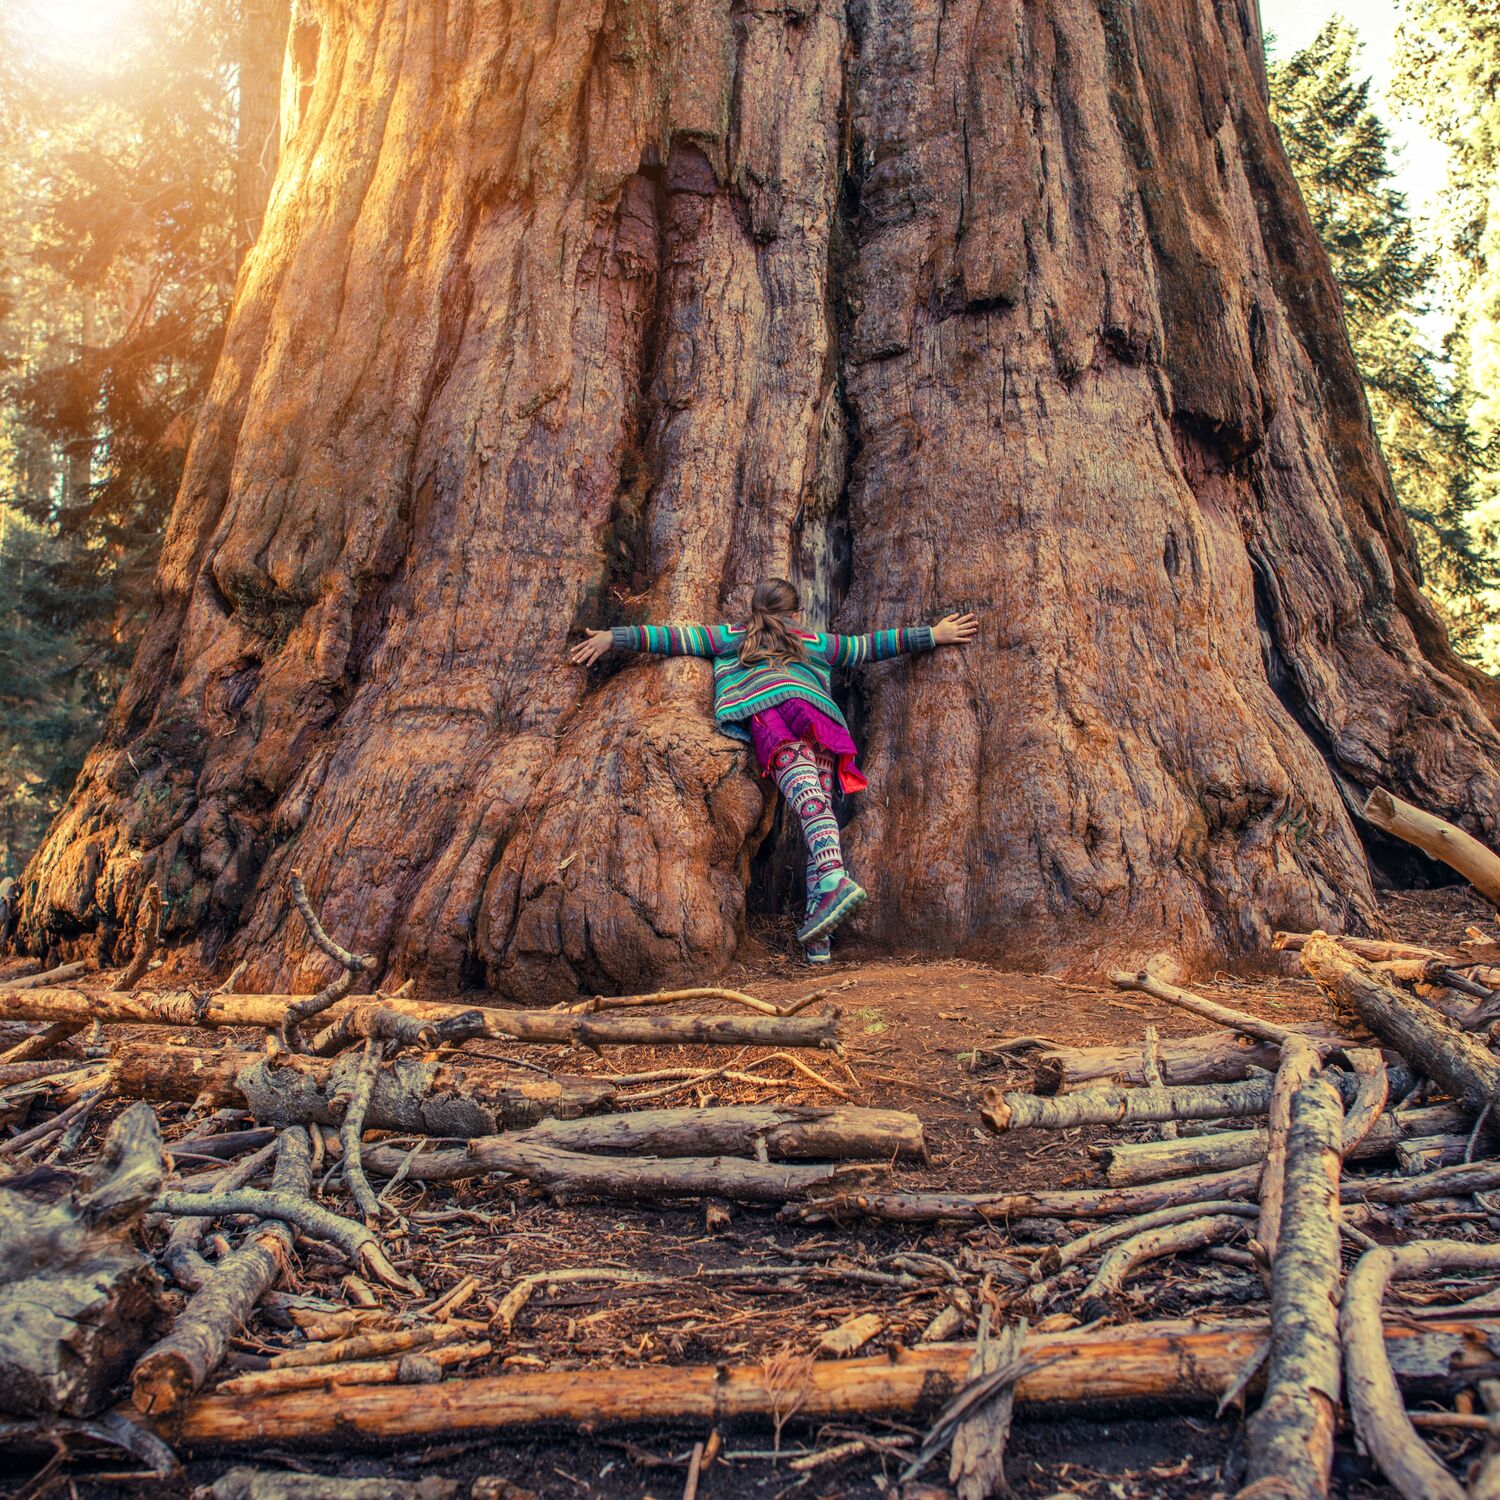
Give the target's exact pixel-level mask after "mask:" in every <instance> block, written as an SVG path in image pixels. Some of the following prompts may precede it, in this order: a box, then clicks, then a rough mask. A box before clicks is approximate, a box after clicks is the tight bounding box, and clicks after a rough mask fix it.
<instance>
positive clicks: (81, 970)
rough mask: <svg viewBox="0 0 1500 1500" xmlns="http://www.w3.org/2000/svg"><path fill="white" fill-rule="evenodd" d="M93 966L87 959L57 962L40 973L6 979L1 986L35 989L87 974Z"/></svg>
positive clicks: (64, 982)
mask: <svg viewBox="0 0 1500 1500" xmlns="http://www.w3.org/2000/svg"><path fill="white" fill-rule="evenodd" d="M93 967H94V966H93V964H91V963H90V962H89V961H88V960H87V959H79V960H78V961H77V962H76V963H70V964H59V965H58V966H57V967H56V968H55V969H46V970H44V971H43V972H42V973H40V974H28V975H26V977H25V978H24V979H7V980H5V981H4V985H3V988H4V989H7V990H36V989H41V988H42V987H43V986H46V985H54V984H66V983H67V982H68V980H70V979H77V978H78V976H79V975H80V974H87V973H88V972H89V971H90V970H91V969H92V968H93Z"/></svg>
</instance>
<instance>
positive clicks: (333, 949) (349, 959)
mask: <svg viewBox="0 0 1500 1500" xmlns="http://www.w3.org/2000/svg"><path fill="white" fill-rule="evenodd" d="M291 883H292V904H293V905H294V906H295V907H296V908H297V913H298V915H299V916H300V917H301V918H302V921H303V923H304V924H305V926H306V927H307V932H308V936H309V937H311V938H312V940H313V943H314V945H315V946H316V947H318V948H319V949H321V950H322V951H323V952H324V953H325V954H327V956H328V957H329V958H331V959H332V960H333V961H334V963H336V964H338V965H339V973H338V974H336V975H335V976H334V977H333V978H332V979H331V980H329V981H328V983H327V984H326V985H324V986H323V988H322V989H321V990H319V991H318V993H317V994H316V995H308V996H306V997H304V998H303V999H300V1000H294V1001H293V1002H292V1003H291V1004H290V1005H288V1006H287V1008H286V1011H285V1013H284V1015H283V1016H282V1018H281V1022H280V1025H279V1027H278V1031H279V1034H280V1036H281V1040H282V1043H283V1044H284V1045H285V1046H286V1047H288V1048H289V1049H290V1050H292V1051H296V1050H297V1048H298V1046H299V1037H298V1033H299V1031H300V1029H301V1027H302V1025H303V1023H304V1022H306V1021H310V1020H311V1019H312V1018H313V1017H314V1016H316V1015H320V1014H322V1012H323V1011H325V1010H327V1009H328V1007H329V1006H331V1005H333V1004H334V1003H335V1001H338V1000H342V999H343V998H344V996H345V995H347V994H348V993H349V987H350V986H351V985H352V984H353V983H354V980H355V977H356V976H357V975H359V974H363V973H365V972H366V971H367V970H369V969H373V968H374V967H375V960H374V959H373V958H369V957H367V956H365V955H364V954H360V953H351V952H350V951H349V950H348V949H347V948H343V947H340V946H339V944H337V943H336V942H334V940H333V939H332V938H331V937H329V936H328V934H327V933H326V932H325V931H324V930H323V924H322V923H321V922H320V921H319V920H318V914H317V913H316V912H315V911H314V910H313V909H312V902H311V901H309V900H308V899H307V890H306V888H305V887H304V886H303V884H302V872H301V871H300V870H293V871H292V882H291Z"/></svg>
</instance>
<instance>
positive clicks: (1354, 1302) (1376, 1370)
mask: <svg viewBox="0 0 1500 1500" xmlns="http://www.w3.org/2000/svg"><path fill="white" fill-rule="evenodd" d="M1430 1271H1485V1272H1490V1273H1493V1272H1495V1271H1500V1246H1495V1245H1466V1244H1461V1243H1459V1242H1458V1241H1456V1240H1420V1241H1418V1242H1417V1243H1415V1244H1410V1245H1403V1246H1401V1247H1400V1248H1399V1249H1394V1248H1391V1247H1388V1246H1385V1245H1380V1246H1377V1247H1376V1248H1375V1249H1373V1250H1367V1251H1366V1252H1365V1253H1364V1254H1363V1255H1362V1256H1360V1258H1359V1264H1358V1265H1356V1266H1355V1268H1354V1270H1353V1271H1351V1272H1350V1273H1349V1280H1348V1283H1347V1285H1346V1286H1345V1288H1344V1304H1343V1310H1342V1312H1341V1313H1340V1316H1339V1333H1340V1336H1341V1338H1342V1340H1343V1345H1344V1379H1345V1383H1346V1384H1347V1386H1348V1392H1349V1409H1350V1412H1351V1413H1352V1415H1353V1418H1354V1427H1355V1430H1356V1431H1357V1432H1358V1433H1359V1436H1360V1440H1361V1441H1362V1442H1363V1443H1364V1445H1365V1447H1366V1449H1367V1450H1368V1451H1369V1453H1370V1455H1371V1456H1372V1457H1373V1458H1374V1460H1375V1462H1376V1463H1377V1464H1379V1466H1380V1470H1381V1472H1382V1473H1383V1474H1384V1475H1385V1477H1386V1478H1387V1479H1388V1480H1389V1481H1390V1482H1391V1484H1392V1485H1393V1486H1394V1487H1395V1488H1396V1489H1397V1490H1398V1491H1399V1492H1400V1493H1401V1494H1402V1495H1403V1496H1404V1497H1405V1500H1464V1497H1465V1492H1464V1488H1463V1486H1462V1485H1461V1484H1459V1483H1458V1481H1457V1480H1456V1479H1454V1477H1453V1476H1452V1474H1450V1473H1449V1472H1448V1469H1447V1467H1446V1466H1445V1465H1444V1464H1442V1463H1440V1462H1439V1461H1438V1459H1437V1458H1436V1457H1435V1456H1434V1455H1433V1453H1432V1450H1431V1449H1430V1448H1428V1446H1427V1444H1426V1443H1424V1442H1423V1441H1422V1439H1421V1438H1420V1437H1419V1436H1418V1434H1417V1431H1416V1428H1414V1427H1413V1426H1412V1424H1411V1419H1410V1418H1409V1417H1408V1416H1407V1415H1406V1407H1405V1405H1404V1403H1403V1402H1402V1399H1401V1393H1400V1391H1399V1390H1398V1388H1397V1386H1396V1380H1395V1376H1394V1375H1393V1374H1392V1372H1391V1364H1390V1360H1389V1358H1388V1356H1387V1352H1386V1348H1385V1345H1384V1341H1383V1340H1382V1338H1381V1305H1382V1303H1383V1301H1384V1299H1385V1293H1386V1288H1387V1287H1388V1286H1389V1285H1390V1283H1391V1282H1392V1281H1404V1280H1407V1279H1409V1278H1411V1277H1414V1276H1421V1275H1424V1274H1426V1273H1428V1272H1430Z"/></svg>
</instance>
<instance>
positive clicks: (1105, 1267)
mask: <svg viewBox="0 0 1500 1500" xmlns="http://www.w3.org/2000/svg"><path fill="white" fill-rule="evenodd" d="M1244 1227H1245V1220H1244V1219H1243V1218H1242V1217H1241V1216H1239V1215H1238V1214H1212V1215H1207V1216H1203V1217H1200V1218H1195V1219H1186V1220H1183V1221H1181V1222H1179V1223H1175V1224H1163V1225H1159V1226H1158V1227H1157V1228H1154V1229H1147V1230H1143V1231H1141V1232H1140V1233H1138V1234H1134V1235H1131V1236H1130V1238H1129V1239H1127V1240H1125V1241H1124V1242H1123V1243H1122V1244H1118V1245H1116V1246H1115V1247H1114V1248H1113V1249H1112V1250H1110V1251H1109V1253H1108V1254H1107V1255H1105V1257H1104V1259H1103V1260H1101V1261H1100V1262H1099V1269H1098V1270H1097V1271H1095V1272H1094V1275H1093V1279H1092V1280H1091V1281H1090V1282H1089V1284H1088V1285H1087V1286H1086V1287H1085V1288H1084V1289H1083V1293H1082V1295H1081V1297H1080V1298H1079V1304H1078V1315H1079V1317H1080V1318H1082V1319H1083V1321H1084V1322H1085V1323H1088V1322H1092V1321H1093V1320H1094V1319H1096V1318H1103V1317H1108V1316H1109V1313H1110V1311H1111V1303H1112V1301H1113V1299H1114V1298H1115V1297H1116V1296H1118V1295H1119V1293H1120V1291H1121V1289H1122V1288H1123V1287H1124V1285H1125V1281H1126V1279H1127V1278H1128V1277H1129V1275H1130V1273H1131V1272H1132V1271H1134V1270H1135V1269H1136V1268H1137V1267H1139V1266H1143V1265H1145V1264H1146V1262H1147V1261H1151V1260H1159V1259H1160V1258H1161V1257H1162V1256H1164V1255H1178V1254H1181V1253H1182V1252H1183V1251H1185V1250H1200V1249H1202V1248H1203V1247H1204V1246H1205V1245H1217V1244H1220V1243H1222V1242H1223V1241H1224V1240H1227V1239H1232V1238H1233V1237H1234V1236H1235V1235H1236V1234H1238V1233H1239V1232H1240V1231H1241V1230H1242V1229H1243V1228H1244Z"/></svg>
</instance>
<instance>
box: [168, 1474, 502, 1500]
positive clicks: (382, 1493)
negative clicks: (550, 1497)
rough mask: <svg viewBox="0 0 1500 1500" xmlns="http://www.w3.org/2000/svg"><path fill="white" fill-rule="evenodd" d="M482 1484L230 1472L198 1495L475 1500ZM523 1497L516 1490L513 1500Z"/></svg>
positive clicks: (218, 1499) (221, 1499)
mask: <svg viewBox="0 0 1500 1500" xmlns="http://www.w3.org/2000/svg"><path fill="white" fill-rule="evenodd" d="M482 1482H483V1481H481V1480H476V1481H475V1488H474V1490H473V1491H466V1489H465V1487H464V1486H463V1485H462V1484H461V1483H460V1482H459V1481H458V1480H455V1479H438V1478H428V1479H392V1478H390V1477H389V1476H387V1475H381V1477H380V1478H379V1479H333V1478H330V1477H329V1476H328V1475H326V1474H288V1473H284V1472H282V1471H281V1470H270V1469H230V1470H229V1472H228V1473H226V1474H221V1475H220V1476H219V1477H218V1478H217V1479H216V1480H214V1482H213V1483H212V1484H211V1485H210V1486H208V1488H207V1489H205V1490H200V1491H198V1492H197V1493H198V1494H199V1495H201V1496H202V1497H203V1500H460V1496H462V1495H464V1494H469V1495H470V1500H478V1497H479V1494H480V1491H479V1489H478V1486H479V1485H480V1484H481V1483H482ZM502 1493H503V1492H502ZM524 1493H525V1492H524V1491H519V1490H518V1491H517V1492H516V1496H515V1500H521V1495H522V1494H524ZM497 1500H498V1497H497Z"/></svg>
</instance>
